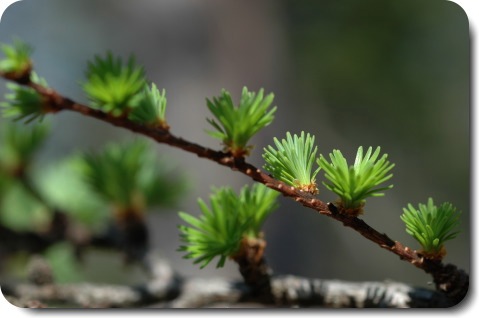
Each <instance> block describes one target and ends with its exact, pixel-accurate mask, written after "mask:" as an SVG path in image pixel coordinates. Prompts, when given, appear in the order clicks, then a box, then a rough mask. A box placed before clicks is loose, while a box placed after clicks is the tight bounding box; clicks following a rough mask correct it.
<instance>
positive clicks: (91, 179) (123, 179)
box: [80, 141, 185, 211]
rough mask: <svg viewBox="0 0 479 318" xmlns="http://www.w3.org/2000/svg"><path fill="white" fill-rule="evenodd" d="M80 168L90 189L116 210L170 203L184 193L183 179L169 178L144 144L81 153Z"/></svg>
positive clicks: (153, 154) (139, 209)
mask: <svg viewBox="0 0 479 318" xmlns="http://www.w3.org/2000/svg"><path fill="white" fill-rule="evenodd" d="M80 168H81V172H82V174H83V176H84V177H85V179H86V181H87V182H88V183H89V184H90V186H91V187H92V188H93V190H94V191H95V192H96V193H98V194H100V195H101V196H102V197H103V198H104V199H105V200H106V201H107V202H110V203H113V204H114V205H115V206H116V207H117V208H118V209H134V210H137V211H143V210H144V209H145V208H147V207H148V206H155V205H165V204H166V205H169V204H173V203H175V202H177V200H178V199H179V197H180V195H182V194H183V193H184V190H185V183H184V180H183V178H182V177H181V176H178V175H172V174H171V175H169V174H170V173H169V172H168V171H167V170H166V169H164V163H163V164H162V163H161V162H160V161H158V159H157V158H156V156H155V153H154V152H153V150H152V148H150V146H149V144H148V143H147V142H139V141H136V142H131V143H121V144H116V143H115V144H109V145H107V146H105V148H104V149H103V150H102V151H100V152H98V153H95V154H94V153H86V154H84V155H83V157H82V160H81V161H80Z"/></svg>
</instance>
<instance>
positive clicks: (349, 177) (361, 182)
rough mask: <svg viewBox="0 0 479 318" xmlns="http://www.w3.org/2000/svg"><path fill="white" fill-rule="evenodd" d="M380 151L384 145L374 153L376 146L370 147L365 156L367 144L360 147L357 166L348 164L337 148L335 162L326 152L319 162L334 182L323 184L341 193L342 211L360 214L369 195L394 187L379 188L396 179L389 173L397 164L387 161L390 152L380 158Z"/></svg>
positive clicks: (377, 194) (339, 194) (332, 155)
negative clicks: (326, 155) (373, 148)
mask: <svg viewBox="0 0 479 318" xmlns="http://www.w3.org/2000/svg"><path fill="white" fill-rule="evenodd" d="M380 150H381V148H380V147H377V148H376V150H375V151H374V153H373V152H372V147H369V149H368V151H367V152H366V154H364V156H363V147H359V148H358V152H357V154H356V159H355V161H354V165H351V166H348V162H347V160H346V158H344V156H343V154H342V153H341V151H339V150H333V153H332V154H330V155H329V157H330V159H331V163H330V162H328V161H327V160H326V158H325V157H324V156H323V155H321V156H320V158H319V160H318V164H319V166H320V167H321V168H322V169H323V170H324V172H325V177H326V178H327V179H328V180H329V181H330V182H329V183H326V182H323V184H324V185H325V186H326V188H328V189H329V190H331V191H333V192H334V193H336V194H337V195H338V196H339V198H340V202H339V208H340V210H341V211H342V212H344V213H347V214H350V215H352V216H357V215H359V214H361V213H362V212H363V206H364V204H365V202H366V200H365V199H366V198H368V197H378V196H383V195H384V193H383V192H382V191H384V190H387V189H391V188H392V187H393V185H389V186H386V187H379V185H380V184H382V183H384V182H386V181H387V180H389V179H391V178H392V176H393V175H392V174H389V172H390V171H391V169H392V168H393V167H394V164H391V163H390V162H389V161H387V154H384V155H383V156H382V157H381V158H380V159H379V160H378V158H379V152H380Z"/></svg>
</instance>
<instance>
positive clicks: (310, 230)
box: [0, 0, 471, 286]
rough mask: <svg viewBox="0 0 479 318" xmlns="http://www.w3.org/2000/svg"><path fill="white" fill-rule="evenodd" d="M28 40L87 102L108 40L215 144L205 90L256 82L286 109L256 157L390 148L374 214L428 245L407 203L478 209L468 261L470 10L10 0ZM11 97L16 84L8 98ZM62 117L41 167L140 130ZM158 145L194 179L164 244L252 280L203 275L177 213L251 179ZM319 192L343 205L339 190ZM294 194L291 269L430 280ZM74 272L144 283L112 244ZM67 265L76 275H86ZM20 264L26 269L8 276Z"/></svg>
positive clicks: (464, 253) (186, 266) (463, 240)
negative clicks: (289, 149)
mask: <svg viewBox="0 0 479 318" xmlns="http://www.w3.org/2000/svg"><path fill="white" fill-rule="evenodd" d="M13 37H18V38H21V39H22V40H24V41H26V42H27V43H30V44H31V45H32V46H33V47H34V49H35V51H34V54H33V60H34V63H35V70H36V71H37V72H38V73H39V74H40V75H41V76H42V77H44V78H46V79H47V81H48V83H49V85H50V86H52V87H54V88H55V89H57V90H58V91H59V92H60V93H62V94H64V95H66V96H69V97H71V98H73V99H75V100H77V101H80V102H83V103H87V100H86V98H85V96H84V94H83V93H82V91H81V89H80V88H79V85H78V83H79V82H80V81H82V80H83V79H84V70H85V65H86V62H87V60H88V59H90V58H92V56H93V55H94V54H103V53H104V52H106V51H107V50H111V51H113V52H115V53H117V54H119V55H121V56H123V57H127V56H128V55H129V54H134V55H135V56H136V58H137V61H138V62H140V63H141V64H143V65H144V66H145V69H146V70H147V75H148V77H149V79H151V80H152V81H154V82H155V83H157V85H158V86H159V87H160V88H165V89H166V92H167V98H168V109H167V119H168V122H169V123H170V125H171V130H172V132H173V133H174V134H176V135H179V136H182V137H184V138H186V139H189V140H191V141H194V142H196V143H199V144H202V145H205V146H208V147H211V148H215V149H219V148H220V145H219V144H218V142H217V141H216V140H213V139H211V138H210V137H209V136H208V135H207V134H206V133H204V131H205V129H209V127H208V124H207V122H206V120H204V119H205V118H206V117H209V113H208V110H207V108H206V104H205V98H206V97H209V98H210V97H213V96H217V95H219V93H220V91H221V89H222V88H225V89H227V90H229V91H230V92H231V93H232V95H233V97H234V98H235V99H236V100H237V98H238V97H239V94H240V92H241V88H242V87H243V86H247V87H248V88H249V89H252V90H257V89H259V88H264V89H265V90H266V92H274V94H275V104H276V105H277V106H278V111H277V115H276V119H275V121H274V122H273V124H272V125H270V126H269V127H268V128H266V129H265V130H263V131H262V132H261V133H260V134H259V135H258V136H256V137H255V138H254V140H253V141H254V143H255V145H256V146H255V148H254V151H253V153H252V156H251V158H250V159H249V161H250V162H251V163H253V164H254V165H257V166H262V165H263V160H262V158H261V152H262V149H263V147H265V146H267V145H268V144H272V140H273V137H279V138H282V137H283V136H285V133H286V132H287V131H290V132H292V133H300V132H301V131H302V130H304V131H306V132H310V133H312V134H314V135H315V136H316V140H317V144H318V146H319V151H320V152H321V153H323V154H328V153H329V152H331V151H332V150H333V149H341V151H342V152H343V153H344V154H345V155H346V156H347V157H348V158H350V160H353V158H354V157H353V156H354V154H355V152H356V149H357V147H358V146H360V145H363V146H365V147H368V146H373V147H375V146H378V145H379V146H381V147H382V150H383V151H384V152H386V153H388V154H389V158H390V160H391V161H392V162H394V163H395V164H396V167H395V168H394V177H393V179H392V180H393V183H394V188H393V189H392V190H390V191H388V192H387V193H386V196H385V197H383V198H372V199H370V200H369V201H368V203H367V206H366V214H365V215H364V216H363V218H364V220H365V221H366V222H367V223H368V224H370V225H371V226H372V227H374V228H376V229H378V230H379V231H381V232H384V233H387V234H388V235H389V236H390V237H391V238H393V239H395V240H399V241H401V242H403V243H404V244H406V245H408V246H411V247H413V248H417V247H418V246H417V243H416V242H415V241H414V240H413V239H412V237H410V236H409V235H408V234H406V232H405V230H404V225H403V223H402V222H401V221H400V219H399V216H400V214H401V213H402V208H403V207H405V206H406V205H407V204H408V203H412V204H413V205H415V206H416V205H417V204H418V203H420V202H421V203H425V202H426V201H427V198H428V197H433V198H434V199H435V201H436V203H441V202H444V201H450V202H452V203H453V204H454V205H455V206H457V208H458V209H459V210H461V211H462V212H463V215H462V223H461V231H462V232H461V234H460V235H459V236H458V238H457V239H456V240H454V241H451V242H449V243H447V245H446V247H447V249H448V255H447V256H446V259H445V261H446V262H451V263H453V264H456V265H458V266H459V267H461V268H463V269H465V270H466V271H469V269H470V227H469V224H470V223H469V218H470V195H469V193H470V171H471V168H470V120H469V118H470V73H469V68H470V55H469V54H470V52H469V27H468V21H467V17H466V15H465V13H464V12H463V11H462V9H461V8H460V7H458V6H457V5H456V4H454V3H452V2H449V1H445V0H424V1H414V0H403V1H392V0H363V1H355V0H341V1H338V0H320V1H306V0H281V1H278V0H276V1H273V0H264V1H253V0H243V1H220V0H207V1H198V0H161V1H156V0H137V1H126V0H103V1H95V0H82V1H79V0H77V1H74V0H41V1H39V0H37V1H33V0H24V1H21V2H17V3H15V4H13V5H12V6H10V7H9V8H8V9H7V11H6V12H5V13H4V15H3V17H2V20H1V24H0V42H3V43H5V42H7V43H8V42H11V40H12V38H13ZM5 92H6V89H5V86H4V85H2V86H1V87H0V94H1V95H2V96H3V94H4V93H5ZM4 123H5V120H0V125H4ZM51 124H52V134H51V136H50V138H49V139H48V142H47V144H46V145H45V147H44V148H43V149H42V151H41V153H40V154H39V157H38V160H37V162H36V166H37V167H38V169H44V168H43V167H48V166H51V165H54V164H55V162H58V161H61V160H62V159H64V158H65V157H68V156H69V155H71V154H72V153H74V152H76V151H78V150H85V149H95V148H100V147H101V146H103V145H104V144H105V143H107V142H110V141H122V140H130V139H132V138H134V136H133V134H132V133H130V132H128V131H124V130H122V129H118V128H115V127H110V126H108V125H105V124H103V123H100V122H98V121H95V120H93V119H89V118H84V117H82V116H80V115H77V114H72V113H67V112H65V113H60V114H58V115H55V116H54V117H53V118H52V119H51ZM154 147H155V148H156V149H157V151H158V153H159V154H160V155H161V156H162V157H164V158H167V160H168V161H171V162H174V163H175V165H177V166H178V167H180V170H181V171H182V172H183V173H185V174H187V176H188V177H189V180H190V181H189V182H190V187H189V189H190V190H189V192H188V193H187V194H186V195H185V196H184V198H183V200H182V201H181V202H180V203H179V206H178V207H177V208H174V209H173V208H170V209H159V210H158V211H152V213H151V214H149V216H148V218H149V228H150V229H151V233H152V236H153V241H154V245H155V248H156V249H157V250H158V251H159V252H160V253H161V255H163V256H164V257H167V258H168V259H169V260H170V262H171V263H172V264H173V265H174V268H175V269H176V270H178V271H179V272H180V273H182V274H184V275H187V276H190V275H202V276H205V277H208V276H228V277H238V278H239V277H240V276H239V273H238V272H237V269H236V265H235V264H228V265H227V266H226V267H225V268H223V269H219V270H216V269H215V268H214V264H211V265H209V266H208V267H207V268H205V269H203V270H200V269H198V267H197V266H194V265H193V264H192V262H191V261H190V260H184V259H182V254H180V253H178V252H177V251H176V249H177V248H178V246H179V244H180V242H179V236H178V231H177V228H176V226H177V224H179V223H180V219H179V217H178V216H177V211H179V210H183V211H188V212H191V213H195V212H199V210H198V208H197V205H196V199H197V198H198V197H201V198H205V199H206V198H207V197H208V195H209V192H210V187H211V186H223V185H230V186H233V187H234V188H236V189H239V188H240V187H241V186H243V185H244V184H247V183H251V180H249V179H248V178H246V177H245V176H243V175H241V174H238V173H234V172H232V171H229V170H228V169H225V168H223V167H220V166H218V165H216V164H214V163H212V162H209V161H206V160H203V159H198V158H197V157H196V156H193V155H191V154H188V153H185V152H182V151H179V150H177V149H173V148H170V147H168V146H166V145H154ZM322 179H323V178H321V180H322ZM46 182H47V183H48V180H46ZM319 196H320V198H321V199H323V200H325V201H333V200H335V196H334V195H333V194H331V193H328V192H327V190H326V189H325V188H324V187H321V192H320V195H319ZM280 204H281V206H280V208H279V209H278V211H277V212H276V213H275V214H273V215H272V216H271V217H270V218H269V219H268V220H267V222H266V224H265V228H264V230H265V235H266V238H267V241H268V247H267V252H266V256H267V260H268V263H269V264H270V265H271V267H272V268H273V269H274V271H275V272H276V273H283V274H296V275H302V276H308V277H318V278H327V279H332V278H335V279H342V280H354V281H363V280H386V279H390V280H396V281H403V282H406V283H410V284H413V285H416V286H428V282H430V280H431V278H430V277H429V276H428V275H427V274H425V273H423V272H422V271H420V270H417V269H416V268H415V267H413V266H411V265H410V264H407V263H405V262H402V261H400V260H399V259H398V257H397V256H395V255H393V254H391V253H388V252H386V251H384V250H382V249H381V248H379V247H378V246H377V245H375V244H372V243H371V242H369V241H367V240H365V239H363V238H362V237H361V236H359V235H358V234H357V233H356V232H353V231H351V230H350V229H348V228H344V227H343V226H342V225H341V224H339V223H338V222H335V221H333V220H331V219H329V218H326V217H323V216H319V215H317V214H316V213H314V212H313V211H312V210H308V209H305V208H303V207H302V206H300V205H297V204H295V202H293V201H291V200H289V199H285V198H281V199H280ZM0 244H1V242H0ZM17 263H18V264H21V262H17ZM17 263H15V264H17ZM66 265H68V264H67V263H66ZM18 266H20V265H18ZM13 267H15V266H13ZM10 268H11V269H12V266H10ZM64 268H68V266H66V267H64ZM75 271H77V272H78V271H81V273H82V275H81V279H84V280H89V281H98V282H117V283H121V282H124V281H128V282H131V281H135V280H137V279H139V276H138V275H139V274H138V273H137V272H135V271H134V270H132V269H130V268H125V267H124V266H122V265H121V263H120V258H118V257H117V256H116V255H112V254H105V253H101V252H92V253H91V254H90V255H89V256H88V257H87V262H86V264H85V265H84V266H83V268H76V269H75ZM66 272H67V273H64V278H63V280H65V281H68V280H69V279H70V280H75V279H77V280H78V279H79V278H78V277H79V276H75V275H72V274H71V273H70V274H69V273H68V270H66ZM21 273H22V269H21V267H19V268H17V270H15V269H14V268H13V270H12V271H11V272H7V273H3V275H2V276H5V275H20V276H21V275H22V274H21ZM77 274H78V273H77Z"/></svg>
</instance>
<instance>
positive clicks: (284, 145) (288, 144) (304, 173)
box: [263, 131, 321, 194]
mask: <svg viewBox="0 0 479 318" xmlns="http://www.w3.org/2000/svg"><path fill="white" fill-rule="evenodd" d="M274 143H275V145H276V148H274V147H273V146H268V147H267V148H264V153H263V158H264V160H265V161H266V164H265V165H264V169H265V170H267V171H268V172H270V173H271V175H272V176H273V177H274V178H276V179H278V180H281V181H283V182H284V183H286V184H288V185H291V186H293V187H295V188H298V189H299V190H301V191H305V192H309V193H311V194H316V193H318V188H317V186H316V175H317V174H318V172H319V170H320V169H321V168H317V169H316V170H313V164H314V163H315V160H316V152H317V151H318V147H316V146H314V136H312V135H310V134H309V133H308V134H307V135H305V134H304V131H303V132H301V135H300V136H298V135H296V134H295V135H294V136H291V133H289V132H287V133H286V139H282V140H281V141H280V140H278V139H277V138H274Z"/></svg>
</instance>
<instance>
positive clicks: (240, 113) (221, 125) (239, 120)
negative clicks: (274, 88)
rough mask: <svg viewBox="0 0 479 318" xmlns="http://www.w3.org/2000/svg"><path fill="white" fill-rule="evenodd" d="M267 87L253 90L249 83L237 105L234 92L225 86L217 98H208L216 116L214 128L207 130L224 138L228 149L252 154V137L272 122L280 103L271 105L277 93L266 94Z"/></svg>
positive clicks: (237, 155) (212, 111) (232, 151)
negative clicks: (233, 95)
mask: <svg viewBox="0 0 479 318" xmlns="http://www.w3.org/2000/svg"><path fill="white" fill-rule="evenodd" d="M263 92H264V90H263V89H260V90H259V91H258V93H254V92H249V91H248V89H247V88H246V87H244V88H243V91H242V92H241V99H240V103H239V105H238V106H237V107H235V105H234V103H233V100H232V98H231V95H230V93H229V92H228V91H226V90H223V91H222V92H221V96H219V97H214V98H213V100H209V99H207V100H206V105H207V106H208V109H209V110H210V111H211V113H212V114H213V116H214V117H215V118H213V119H210V118H208V119H207V121H208V123H210V125H211V126H213V128H215V130H214V131H207V133H208V134H209V135H210V136H211V137H213V138H217V139H220V140H221V141H222V142H223V145H224V146H225V149H224V150H225V151H226V152H230V153H231V154H232V155H233V156H234V157H244V156H247V155H249V153H250V151H251V148H252V146H251V145H248V142H249V140H250V139H251V138H252V137H253V136H254V135H255V134H256V133H258V131H260V130H261V129H262V128H264V127H266V126H268V125H269V124H270V123H271V122H272V121H273V119H274V113H275V112H276V106H275V107H273V108H270V106H271V104H272V103H273V99H274V95H273V94H268V95H266V96H264V95H263Z"/></svg>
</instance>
